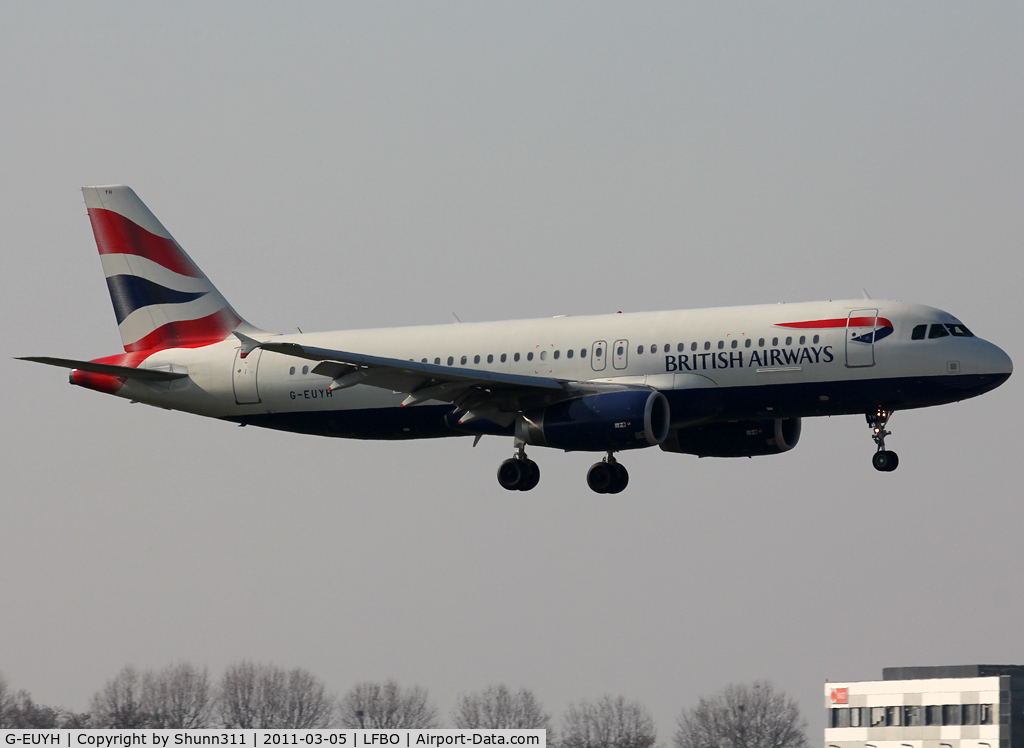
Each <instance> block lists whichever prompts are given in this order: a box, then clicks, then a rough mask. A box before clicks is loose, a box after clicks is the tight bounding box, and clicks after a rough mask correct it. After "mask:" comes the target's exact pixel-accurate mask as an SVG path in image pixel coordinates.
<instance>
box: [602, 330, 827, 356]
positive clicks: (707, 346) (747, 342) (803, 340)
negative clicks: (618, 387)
mask: <svg viewBox="0 0 1024 748" xmlns="http://www.w3.org/2000/svg"><path fill="white" fill-rule="evenodd" d="M819 340H821V337H820V336H819V335H815V336H813V337H812V338H811V345H817V344H818V341H819ZM753 344H754V339H753V338H744V340H743V347H744V348H750V347H751V346H752V345H753ZM785 344H786V345H793V338H792V337H788V338H786V343H785ZM806 344H807V336H806V335H801V336H800V342H799V345H806ZM778 345H779V339H778V338H772V346H773V347H775V346H778ZM764 346H765V339H764V338H758V341H757V347H758V348H764ZM729 347H730V348H739V347H740V341H739V339H738V338H735V339H733V340H731V341H730V342H729ZM724 348H725V341H724V340H719V341H718V350H722V349H724ZM646 350H647V348H646V347H645V346H642V345H638V346H637V347H636V352H637V353H638V354H643V353H644V352H645V351H646ZM671 350H672V345H671V344H669V343H665V346H664V352H665V353H669V352H671ZM685 350H686V343H677V344H676V351H678V352H679V353H682V352H683V351H685ZM690 350H691V351H695V350H697V343H695V342H694V343H690ZM704 350H705V351H710V350H711V341H710V340H705V341H704ZM650 351H651V353H657V352H658V345H657V343H655V344H653V345H651V347H650ZM619 355H620V356H621V355H622V351H621V350H620V351H619Z"/></svg>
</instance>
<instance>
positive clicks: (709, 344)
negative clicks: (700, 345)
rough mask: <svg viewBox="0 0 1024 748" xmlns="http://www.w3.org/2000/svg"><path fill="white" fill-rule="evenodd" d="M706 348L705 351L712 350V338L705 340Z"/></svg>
mask: <svg viewBox="0 0 1024 748" xmlns="http://www.w3.org/2000/svg"><path fill="white" fill-rule="evenodd" d="M704 350H705V351H710V350H711V341H710V340H705V341H704Z"/></svg>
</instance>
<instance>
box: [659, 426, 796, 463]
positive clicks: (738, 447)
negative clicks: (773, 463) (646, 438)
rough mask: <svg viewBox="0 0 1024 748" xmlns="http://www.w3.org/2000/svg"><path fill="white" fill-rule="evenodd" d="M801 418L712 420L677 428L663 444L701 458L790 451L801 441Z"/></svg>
mask: <svg viewBox="0 0 1024 748" xmlns="http://www.w3.org/2000/svg"><path fill="white" fill-rule="evenodd" d="M800 426H801V424H800V419H799V418H776V419H774V420H765V421H736V422H733V423H709V424H707V425H704V426H693V427H691V428H685V429H676V430H675V431H673V432H672V433H671V434H669V435H668V438H667V439H666V440H665V442H664V443H663V444H662V445H661V448H662V449H663V450H665V451H666V452H680V453H682V454H688V455H697V456H698V457H755V456H758V455H774V454H779V453H781V452H788V451H789V450H791V449H792V448H793V447H795V446H796V444H797V442H798V441H800Z"/></svg>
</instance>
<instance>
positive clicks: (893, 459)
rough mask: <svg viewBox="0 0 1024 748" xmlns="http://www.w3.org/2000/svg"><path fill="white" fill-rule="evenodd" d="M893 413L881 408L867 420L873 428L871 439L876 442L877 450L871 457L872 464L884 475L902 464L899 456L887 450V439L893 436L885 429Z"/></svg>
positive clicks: (868, 416) (870, 414) (868, 415)
mask: <svg viewBox="0 0 1024 748" xmlns="http://www.w3.org/2000/svg"><path fill="white" fill-rule="evenodd" d="M892 414H893V411H891V410H885V409H884V408H879V409H878V410H876V411H875V412H874V413H868V414H867V416H866V418H867V422H868V426H870V427H871V432H872V433H871V439H872V440H873V441H874V442H875V445H876V446H877V450H876V451H875V454H874V455H872V456H871V464H872V465H873V466H874V468H875V470H878V471H879V472H882V473H891V472H892V471H893V470H895V469H896V468H897V467H899V464H900V458H899V455H897V454H896V453H895V452H891V451H889V450H887V449H886V448H885V437H887V436H889V435H890V434H892V432H891V431H886V429H885V427H886V425H887V424H888V423H889V419H890V418H892Z"/></svg>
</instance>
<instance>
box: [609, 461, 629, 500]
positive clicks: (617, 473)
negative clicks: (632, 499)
mask: <svg viewBox="0 0 1024 748" xmlns="http://www.w3.org/2000/svg"><path fill="white" fill-rule="evenodd" d="M610 467H611V469H612V483H611V486H609V487H608V493H622V491H623V490H624V489H625V488H626V486H628V485H629V471H627V470H626V468H625V467H624V466H623V465H621V464H620V463H618V462H613V463H611V464H610Z"/></svg>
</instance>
